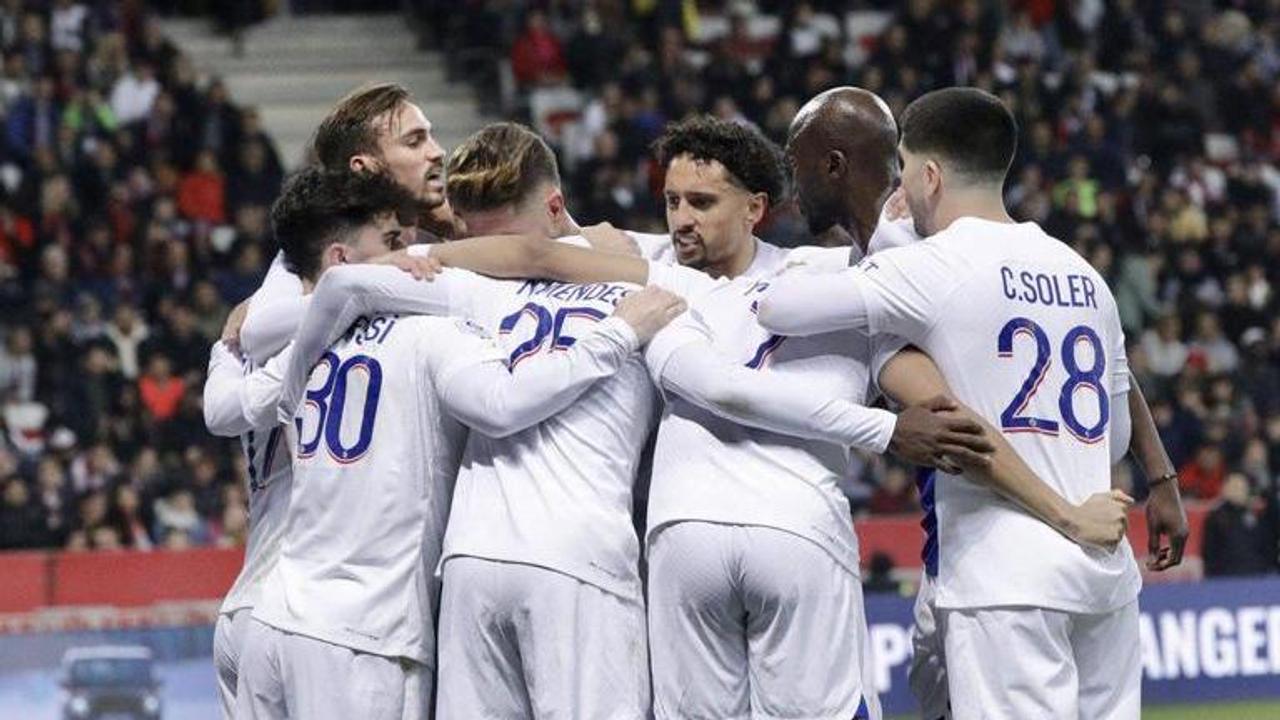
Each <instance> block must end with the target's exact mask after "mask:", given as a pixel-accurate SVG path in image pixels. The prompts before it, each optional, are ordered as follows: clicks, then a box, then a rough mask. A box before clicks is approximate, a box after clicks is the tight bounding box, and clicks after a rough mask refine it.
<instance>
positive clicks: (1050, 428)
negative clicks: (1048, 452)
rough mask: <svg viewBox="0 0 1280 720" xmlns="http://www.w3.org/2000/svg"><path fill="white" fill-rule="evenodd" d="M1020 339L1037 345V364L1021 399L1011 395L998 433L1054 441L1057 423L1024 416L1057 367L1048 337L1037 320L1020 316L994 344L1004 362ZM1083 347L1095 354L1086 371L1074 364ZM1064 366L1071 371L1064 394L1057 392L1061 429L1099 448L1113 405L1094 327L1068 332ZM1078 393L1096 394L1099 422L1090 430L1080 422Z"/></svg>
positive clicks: (1026, 382)
mask: <svg viewBox="0 0 1280 720" xmlns="http://www.w3.org/2000/svg"><path fill="white" fill-rule="evenodd" d="M1019 336H1027V337H1030V338H1031V339H1032V340H1033V341H1034V342H1035V346H1036V362H1035V365H1033V366H1031V374H1030V375H1028V376H1027V379H1026V380H1024V381H1023V382H1022V387H1021V388H1019V390H1018V394H1017V395H1014V396H1013V400H1012V401H1011V402H1010V403H1009V405H1008V406H1007V407H1005V409H1004V411H1003V412H1001V413H1000V428H1001V429H1002V430H1004V431H1005V432H1034V433H1041V434H1044V435H1053V436H1056V435H1057V434H1058V422H1057V421H1056V420H1052V419H1050V418H1038V417H1030V416H1027V415H1023V414H1021V413H1022V411H1023V410H1024V409H1025V408H1026V407H1027V403H1029V402H1030V401H1031V397H1032V396H1033V395H1035V394H1036V392H1037V391H1039V389H1040V383H1041V382H1042V381H1043V380H1044V377H1045V375H1046V374H1047V373H1048V371H1049V366H1050V365H1051V364H1052V363H1053V348H1052V346H1051V345H1050V343H1049V336H1048V335H1046V334H1045V331H1044V328H1042V327H1040V325H1039V324H1037V323H1036V322H1035V321H1034V320H1031V319H1029V318H1025V317H1016V318H1014V319H1012V320H1010V321H1009V322H1007V323H1005V326H1004V327H1003V328H1002V329H1001V330H1000V337H999V339H998V340H997V342H996V351H997V352H998V353H999V356H1000V357H1002V358H1011V357H1013V343H1014V340H1015V339H1017V338H1018V337H1019ZM1080 343H1084V344H1086V345H1089V346H1090V348H1091V349H1092V355H1093V362H1092V363H1090V365H1089V367H1087V368H1081V367H1080V364H1079V361H1078V360H1077V359H1076V346H1077V345H1079V344H1080ZM1062 366H1063V367H1064V368H1065V369H1066V371H1067V381H1066V382H1065V383H1063V385H1062V390H1061V391H1060V392H1059V393H1058V410H1059V412H1060V413H1061V415H1062V424H1064V425H1066V426H1067V432H1069V433H1071V434H1072V435H1073V436H1074V437H1075V438H1076V439H1077V440H1079V441H1081V442H1084V443H1090V444H1092V443H1095V442H1097V441H1099V440H1101V439H1102V437H1103V435H1104V434H1105V432H1106V428H1107V421H1108V420H1109V419H1110V410H1111V406H1110V398H1108V397H1107V390H1106V387H1105V386H1104V385H1103V384H1102V373H1103V371H1104V370H1106V367H1107V358H1106V354H1105V353H1104V352H1103V348H1102V340H1100V339H1099V338H1098V334H1097V333H1096V332H1094V331H1093V328H1090V327H1086V326H1084V325H1077V326H1075V327H1073V328H1071V329H1070V330H1068V331H1067V334H1066V336H1065V337H1064V338H1063V339H1062ZM1080 388H1089V389H1090V390H1093V394H1094V395H1095V396H1096V397H1097V398H1098V420H1097V422H1095V423H1094V424H1093V425H1090V426H1086V425H1085V424H1084V423H1082V422H1081V421H1080V419H1079V418H1078V417H1076V408H1075V393H1076V390H1078V389H1080Z"/></svg>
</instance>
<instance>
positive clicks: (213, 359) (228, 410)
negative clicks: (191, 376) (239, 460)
mask: <svg viewBox="0 0 1280 720" xmlns="http://www.w3.org/2000/svg"><path fill="white" fill-rule="evenodd" d="M244 377H245V375H244V370H243V365H242V364H241V362H240V359H239V358H237V357H236V356H235V355H234V354H232V352H231V351H230V350H228V349H227V346H226V345H224V344H223V343H222V342H221V341H219V342H216V343H214V344H213V349H211V350H210V351H209V373H208V375H207V376H206V378H205V381H204V403H203V404H204V424H205V427H207V428H209V432H211V433H213V434H214V435H217V436H219V437H236V436H237V435H243V434H244V433H247V432H249V431H250V430H252V429H253V426H252V425H250V424H249V421H248V420H247V419H246V418H245V415H244V410H243V408H242V406H241V404H240V384H241V382H242V381H243V380H244Z"/></svg>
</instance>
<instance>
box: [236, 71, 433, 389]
mask: <svg viewBox="0 0 1280 720" xmlns="http://www.w3.org/2000/svg"><path fill="white" fill-rule="evenodd" d="M312 146H313V149H314V151H315V154H316V160H317V161H318V163H319V164H320V166H321V167H323V168H325V169H327V170H330V171H333V172H337V171H340V170H351V171H352V172H384V173H386V174H388V175H389V176H390V177H391V178H392V179H394V180H395V181H396V182H397V183H399V184H400V186H401V187H403V188H405V190H407V191H408V192H409V193H411V194H412V195H413V196H414V198H415V199H416V201H417V205H418V208H417V209H418V219H419V230H418V232H417V233H416V234H414V233H411V234H410V235H416V237H406V238H405V244H412V243H414V242H420V241H423V240H428V241H433V240H438V239H440V238H441V237H452V235H453V234H454V233H456V232H457V228H456V227H455V225H456V222H455V220H456V219H455V218H454V217H453V214H452V211H451V210H450V208H449V204H448V202H447V201H446V200H445V196H444V179H443V178H444V156H445V154H444V150H443V148H441V147H440V145H439V143H437V142H436V140H435V137H434V136H433V135H432V133H431V123H430V121H429V120H428V119H427V117H426V115H424V114H423V112H422V108H421V107H419V106H418V104H417V103H415V102H414V101H413V97H412V96H411V95H410V93H409V91H408V90H407V89H405V88H404V87H403V86H400V85H396V84H393V83H380V84H375V85H369V86H367V87H362V88H359V89H357V90H355V91H353V92H351V93H350V94H348V95H347V96H346V97H344V98H343V99H342V100H340V101H339V102H338V104H337V105H335V106H334V108H333V110H332V111H330V113H329V114H328V115H327V116H326V117H325V118H324V120H322V121H321V122H320V125H319V126H318V127H317V128H316V135H315V139H314V140H313V142H312ZM306 305H307V301H306V300H304V299H303V293H302V289H301V284H300V281H299V280H298V278H297V276H296V275H294V274H292V273H290V272H289V271H288V270H287V269H286V268H285V267H284V264H283V257H282V256H280V255H277V257H276V258H275V260H274V261H273V262H272V264H271V268H270V270H269V271H268V273H267V279H266V280H265V281H264V284H263V287H262V288H261V289H260V290H259V291H258V292H257V293H255V295H254V298H253V302H252V303H251V304H250V306H249V311H248V314H247V316H246V317H245V318H244V323H243V325H242V326H239V327H235V328H233V330H232V332H231V333H230V336H231V337H228V338H226V339H228V340H234V344H236V345H238V347H239V349H241V350H242V351H243V352H244V354H245V355H246V356H247V357H248V358H249V359H251V360H252V361H253V362H255V363H257V364H258V365H259V366H261V365H263V364H265V363H266V361H267V360H268V359H269V358H271V357H272V356H274V355H275V354H276V353H278V352H280V350H281V349H283V348H284V346H285V345H286V344H287V343H288V342H289V340H290V339H291V338H292V337H293V334H294V331H295V330H297V327H298V318H299V317H301V316H302V313H303V312H304V311H305V310H306Z"/></svg>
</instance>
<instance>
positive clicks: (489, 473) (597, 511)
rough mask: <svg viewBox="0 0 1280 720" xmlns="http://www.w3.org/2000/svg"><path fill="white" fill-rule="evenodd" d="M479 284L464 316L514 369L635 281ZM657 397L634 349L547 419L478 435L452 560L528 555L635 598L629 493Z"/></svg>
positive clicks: (574, 332)
mask: <svg viewBox="0 0 1280 720" xmlns="http://www.w3.org/2000/svg"><path fill="white" fill-rule="evenodd" d="M482 281H483V282H481V283H479V284H477V286H476V289H475V290H474V292H473V293H472V294H473V295H474V296H475V298H476V300H475V301H474V302H473V303H471V310H469V311H466V314H467V315H468V316H469V317H471V318H472V319H474V320H476V321H477V322H479V323H480V324H481V325H483V326H485V327H486V328H487V329H489V330H490V331H491V332H493V334H494V335H495V336H496V337H497V338H498V341H499V344H500V345H501V347H502V348H503V350H504V351H505V352H506V353H507V354H508V362H509V364H510V365H511V367H513V368H514V367H515V366H516V365H517V364H519V363H520V362H522V361H523V360H524V359H526V358H528V357H529V356H530V355H533V354H536V353H540V352H561V351H563V350H565V349H567V348H568V347H570V346H571V345H572V344H573V343H574V342H576V341H577V339H578V338H580V337H582V336H583V335H585V334H587V333H590V332H592V327H593V326H594V325H595V324H596V323H598V322H600V321H602V320H604V319H605V318H607V317H608V316H609V315H610V314H611V313H612V312H613V306H614V305H615V304H616V303H617V302H618V301H619V300H620V299H622V297H624V296H625V295H626V294H627V293H629V292H631V291H633V290H635V289H637V288H636V286H634V285H628V284H625V283H591V284H585V285H575V284H569V283H559V282H551V281H544V280H530V281H492V280H487V279H482ZM655 399H656V398H655V393H654V390H653V388H652V385H651V384H650V382H649V379H648V375H647V373H646V372H645V369H644V365H643V363H642V361H641V359H640V356H639V355H638V354H636V355H634V356H633V357H632V358H631V359H629V360H628V361H627V362H626V363H625V364H624V365H623V366H622V368H621V369H619V370H618V372H617V373H615V374H614V375H612V376H610V377H607V378H604V379H602V380H600V381H598V382H596V383H595V384H594V385H593V386H592V387H591V388H590V389H589V390H587V391H586V392H585V393H584V394H583V395H582V396H581V397H579V398H578V400H577V401H576V402H575V403H574V404H573V405H572V406H571V407H570V408H568V409H567V410H565V411H563V412H561V413H558V414H557V415H555V416H553V417H551V418H549V419H547V420H545V421H543V422H542V423H540V424H538V425H535V426H533V427H531V428H528V429H526V430H523V431H521V432H519V433H516V434H514V435H511V436H508V437H505V438H501V439H494V438H489V437H486V436H484V435H481V434H480V433H478V432H473V433H471V435H470V438H469V439H468V442H467V448H466V451H465V453H464V459H463V463H462V469H461V471H460V472H459V475H458V482H457V487H456V490H455V494H454V502H453V507H452V511H451V514H450V525H449V531H448V533H447V535H446V537H445V550H444V557H445V558H448V557H450V556H457V555H467V556H474V557H482V558H488V559H493V560H500V561H508V562H523V563H527V564H531V565H537V566H540V567H547V568H551V569H553V570H556V571H559V572H563V573H566V574H569V575H572V576H574V577H576V578H578V579H579V580H582V581H584V582H588V583H591V584H593V585H596V586H598V587H601V588H603V589H605V590H608V591H611V592H615V593H618V594H622V595H626V596H635V597H638V594H639V591H640V581H639V577H638V561H639V545H638V542H637V539H636V537H635V531H634V529H633V525H632V522H631V511H632V499H631V494H632V488H633V485H634V480H635V474H636V468H637V465H638V462H639V454H640V448H641V445H642V444H643V443H644V438H645V437H646V436H647V434H648V432H649V428H650V426H651V423H652V422H653V417H654V402H655Z"/></svg>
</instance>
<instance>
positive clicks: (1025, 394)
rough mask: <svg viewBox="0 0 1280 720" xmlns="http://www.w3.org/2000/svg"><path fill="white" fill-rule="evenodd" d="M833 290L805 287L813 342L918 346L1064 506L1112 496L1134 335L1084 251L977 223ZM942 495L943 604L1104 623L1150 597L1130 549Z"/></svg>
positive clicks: (958, 488) (942, 482)
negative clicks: (1086, 541) (1026, 609)
mask: <svg viewBox="0 0 1280 720" xmlns="http://www.w3.org/2000/svg"><path fill="white" fill-rule="evenodd" d="M835 279H836V280H837V281H838V282H837V283H836V284H833V285H831V286H827V285H824V284H811V285H810V287H808V288H807V289H806V290H807V293H808V295H809V296H812V295H813V294H815V293H820V294H821V297H822V307H817V308H814V311H813V312H812V313H811V315H812V317H810V318H809V319H810V321H811V322H812V327H813V328H814V329H817V328H827V327H832V326H833V325H836V324H844V325H850V326H853V327H860V328H862V329H864V330H867V331H869V332H871V333H881V332H888V333H894V334H898V335H901V336H902V337H905V338H906V339H907V340H909V341H911V342H912V343H913V344H915V345H917V346H919V347H921V348H922V349H923V350H924V351H925V352H926V353H928V354H929V356H930V357H932V358H933V360H934V362H935V363H937V365H938V367H939V368H940V369H941V371H942V374H943V376H944V377H945V378H946V379H947V382H948V384H949V385H950V386H951V389H952V391H953V392H954V393H955V394H956V397H957V398H958V399H959V400H960V401H961V402H963V403H965V404H966V405H968V406H969V407H971V408H972V409H974V410H975V411H976V412H978V413H979V414H980V415H982V416H983V417H984V418H986V420H987V421H988V422H990V423H991V424H992V425H994V426H995V427H997V428H999V429H1000V430H1001V431H1003V432H1004V434H1005V435H1006V436H1007V437H1008V439H1009V442H1010V444H1012V445H1013V447H1014V449H1015V450H1016V451H1017V452H1018V454H1019V455H1020V456H1021V457H1022V458H1023V460H1025V461H1026V463H1027V464H1028V465H1029V466H1030V467H1031V469H1032V470H1033V471H1035V473H1036V474H1037V475H1039V476H1040V478H1041V479H1042V480H1044V482H1045V483H1046V484H1047V485H1049V486H1050V487H1051V488H1053V489H1054V490H1055V491H1057V492H1058V493H1059V494H1061V495H1062V496H1063V497H1064V498H1066V499H1067V501H1069V502H1072V503H1080V502H1083V501H1084V500H1085V499H1086V498H1088V497H1089V496H1090V495H1092V494H1094V493H1099V492H1105V491H1107V490H1109V489H1110V487H1111V449H1110V443H1111V442H1112V438H1111V428H1110V427H1109V421H1110V408H1111V406H1112V405H1113V404H1115V403H1121V404H1123V403H1124V402H1125V396H1124V395H1125V393H1126V392H1127V391H1128V389H1129V377H1128V363H1127V360H1126V358H1125V349H1124V334H1123V331H1122V330H1121V328H1120V319H1119V315H1118V313H1117V311H1116V305H1115V300H1114V298H1113V297H1112V295H1111V292H1110V290H1109V289H1108V288H1107V285H1106V282H1105V281H1104V280H1103V279H1102V277H1101V276H1100V275H1098V273H1097V272H1096V271H1095V270H1094V269H1093V268H1092V267H1091V266H1090V265H1089V264H1088V263H1087V262H1086V261H1085V260H1084V259H1083V258H1081V257H1080V256H1079V255H1078V254H1076V253H1075V252H1074V251H1073V250H1071V248H1069V247H1068V246H1066V245H1065V244H1063V243H1061V242H1059V241H1058V240H1056V239H1054V238H1052V237H1050V236H1048V235H1046V234H1045V233H1044V231H1043V230H1041V229H1040V228H1039V227H1038V226H1037V225H1035V224H1034V223H1023V224H1017V225H1015V224H1006V223H995V222H989V221H985V220H980V219H977V218H972V217H968V218H961V219H959V220H957V221H955V222H954V223H953V224H952V225H951V226H950V227H949V228H947V229H946V230H944V231H943V232H941V233H938V234H937V235H935V236H933V237H931V238H929V239H928V240H926V241H924V242H922V243H918V244H916V245H914V246H912V247H907V248H900V249H897V250H891V251H888V252H884V253H880V254H877V255H876V256H874V257H872V258H868V259H867V260H865V261H863V262H862V263H861V264H860V265H859V266H858V267H857V268H855V269H854V270H851V271H849V272H848V273H847V274H840V275H838V276H835ZM795 289H796V288H793V287H787V288H785V290H786V291H788V292H786V293H784V288H783V287H782V286H778V287H777V289H776V293H777V294H779V295H784V296H785V297H782V298H780V299H779V302H778V304H777V305H776V306H773V307H770V309H769V314H770V319H771V321H772V320H773V319H774V318H773V313H774V312H775V311H776V312H777V314H778V316H779V318H781V316H784V315H789V314H796V313H797V312H798V311H799V308H794V307H789V306H790V303H788V302H786V300H787V299H791V298H795V299H799V297H800V295H803V294H805V293H790V292H789V291H792V290H795ZM771 302H772V299H771ZM810 303H812V301H810ZM762 314H763V311H762ZM799 314H803V313H799ZM842 316H843V317H844V318H845V321H844V322H843V323H836V322H833V320H834V319H835V318H839V317H842ZM772 327H774V329H785V328H784V327H782V326H780V325H779V324H777V323H774V324H773V325H772ZM935 492H936V500H937V506H936V511H937V515H938V560H939V567H938V600H937V604H938V606H939V607H942V608H949V609H958V608H978V607H997V606H1011V605H1019V606H1030V607H1039V608H1048V609H1054V610H1062V611H1067V612H1087V613H1100V612H1109V611H1112V610H1115V609H1117V608H1120V607H1123V606H1124V605H1126V604H1127V603H1129V602H1130V601H1131V600H1133V599H1134V598H1135V597H1136V596H1137V593H1138V590H1139V589H1140V587H1141V577H1140V575H1139V572H1138V568H1137V564H1136V563H1135V562H1134V559H1133V551H1132V549H1131V548H1130V547H1129V544H1128V542H1127V541H1122V542H1121V545H1120V547H1119V548H1117V549H1116V550H1115V551H1114V552H1107V551H1103V550H1098V549H1091V548H1084V547H1081V546H1079V545H1077V544H1075V543H1073V542H1071V541H1070V540H1068V539H1067V538H1066V537H1064V536H1063V535H1061V534H1059V533H1058V532H1056V531H1054V530H1053V529H1052V528H1051V527H1049V526H1048V525H1046V524H1044V523H1043V522H1041V521H1039V520H1038V519H1036V518H1035V517H1033V516H1032V515H1030V514H1029V513H1027V512H1025V511H1024V510H1022V509H1021V508H1019V507H1017V506H1016V505H1015V504H1013V503H1012V502H1010V501H1008V500H1005V499H1004V498H1002V497H1001V496H999V495H997V494H996V493H995V492H994V491H992V490H990V489H988V488H987V487H985V486H983V485H980V484H978V483H974V482H970V481H969V480H967V479H966V478H965V477H963V476H959V477H951V476H948V475H944V474H939V475H938V477H937V480H936V481H935ZM993 569H994V570H993Z"/></svg>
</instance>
